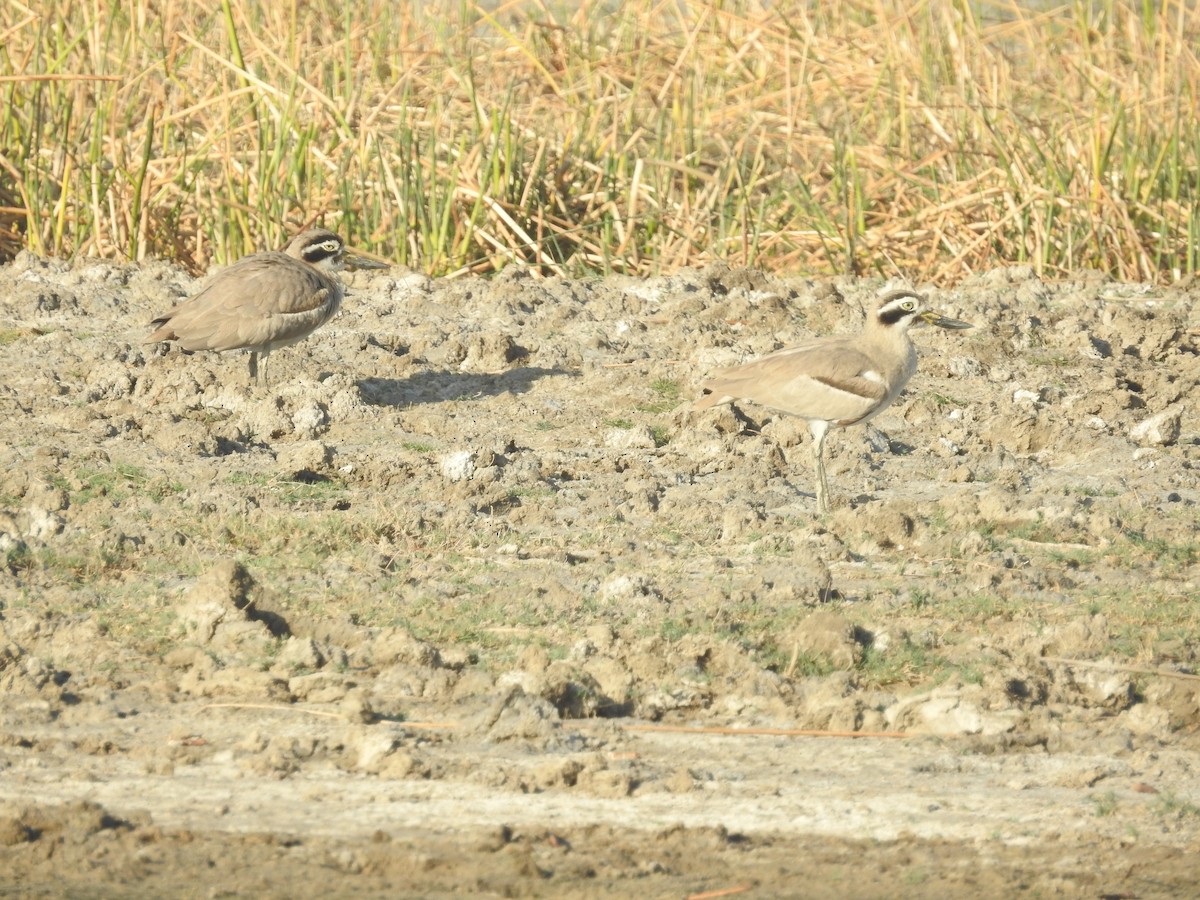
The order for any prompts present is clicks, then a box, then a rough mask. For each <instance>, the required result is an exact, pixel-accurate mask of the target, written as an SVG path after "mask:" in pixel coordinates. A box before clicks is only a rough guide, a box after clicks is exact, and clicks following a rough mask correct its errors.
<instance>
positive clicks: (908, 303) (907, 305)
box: [900, 300, 917, 312]
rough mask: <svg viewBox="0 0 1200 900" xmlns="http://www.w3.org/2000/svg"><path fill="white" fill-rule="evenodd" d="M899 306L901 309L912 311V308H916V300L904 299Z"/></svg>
mask: <svg viewBox="0 0 1200 900" xmlns="http://www.w3.org/2000/svg"><path fill="white" fill-rule="evenodd" d="M900 308H901V309H902V310H904V311H905V312H912V311H913V310H915V309H916V308H917V301H916V300H905V301H904V302H903V303H901V304H900Z"/></svg>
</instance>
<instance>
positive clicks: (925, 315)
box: [875, 290, 975, 331]
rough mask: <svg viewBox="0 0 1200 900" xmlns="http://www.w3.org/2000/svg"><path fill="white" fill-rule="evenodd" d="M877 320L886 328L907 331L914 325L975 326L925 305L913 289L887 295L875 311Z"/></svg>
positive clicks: (957, 327) (941, 326)
mask: <svg viewBox="0 0 1200 900" xmlns="http://www.w3.org/2000/svg"><path fill="white" fill-rule="evenodd" d="M875 319H876V321H877V322H878V323H879V324H880V325H882V326H884V327H885V328H898V329H900V330H901V331H907V330H908V329H909V328H911V327H912V326H914V325H936V326H937V327H938V328H950V329H955V330H958V329H963V328H974V327H975V326H973V325H972V324H971V323H970V322H961V321H959V320H958V319H951V318H950V317H948V316H944V315H942V314H941V313H939V312H937V311H935V310H932V309H930V308H929V307H927V306H926V305H925V298H924V297H922V296H921V295H920V294H917V293H914V292H913V291H906V290H905V291H893V292H892V293H890V294H888V295H886V296H885V297H884V298H883V300H882V302H881V303H880V306H879V310H878V311H877V312H876V313H875Z"/></svg>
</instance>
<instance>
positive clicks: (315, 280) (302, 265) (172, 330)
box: [144, 228, 387, 386]
mask: <svg viewBox="0 0 1200 900" xmlns="http://www.w3.org/2000/svg"><path fill="white" fill-rule="evenodd" d="M347 263H349V264H350V265H352V266H354V267H356V268H362V269H385V268H387V265H386V264H385V263H380V262H375V261H374V260H370V259H365V258H363V257H361V256H354V255H351V254H348V253H347V252H346V245H345V243H343V241H342V239H341V238H340V237H338V236H337V235H336V234H334V233H333V232H332V231H326V230H325V229H324V228H315V229H313V230H311V231H305V232H302V233H301V234H298V235H296V236H295V237H294V238H292V239H291V240H290V241H288V242H287V244H286V245H285V246H284V248H283V249H282V250H272V251H268V252H266V253H252V254H250V255H249V256H244V257H242V258H241V259H239V260H238V261H237V262H235V263H234V264H233V265H231V266H229V267H228V268H227V269H222V270H221V271H220V272H218V273H217V274H216V275H214V276H213V277H212V278H210V279H209V280H208V283H207V284H206V285H205V286H204V288H203V290H201V291H200V293H198V294H196V296H194V297H191V298H189V299H187V300H184V301H183V302H182V303H180V304H179V305H178V306H176V307H175V308H174V309H172V310H171V311H170V312H168V313H166V314H164V315H161V316H159V317H158V318H156V319H154V320H152V321H151V323H150V324H151V325H156V326H158V327H157V329H156V330H155V331H154V333H153V334H151V335H150V336H149V337H148V338H146V340H145V342H144V343H147V344H156V343H159V342H160V341H177V342H178V343H179V346H181V347H182V348H183V349H184V350H249V351H250V377H251V378H254V379H257V380H259V382H260V383H261V384H262V385H264V386H265V385H266V383H267V357H268V356H270V354H271V351H272V350H275V349H277V348H279V347H287V346H289V345H291V344H295V343H298V342H299V341H302V340H304V339H305V338H306V337H308V336H309V335H310V334H312V333H313V332H314V331H316V330H317V329H318V328H320V327H321V326H322V325H324V324H325V323H326V322H328V321H329V320H330V319H332V318H333V316H334V315H335V314H336V313H337V311H338V308H339V307H340V306H341V304H342V297H343V296H344V295H345V289H344V288H343V287H342V283H341V282H340V281H338V279H337V278H336V277H335V276H334V274H333V273H335V272H337V271H338V270H340V269H341V268H343V266H344V265H346V264H347ZM260 353H261V354H262V373H261V375H262V377H261V379H259V378H258V376H259V369H258V355H259V354H260Z"/></svg>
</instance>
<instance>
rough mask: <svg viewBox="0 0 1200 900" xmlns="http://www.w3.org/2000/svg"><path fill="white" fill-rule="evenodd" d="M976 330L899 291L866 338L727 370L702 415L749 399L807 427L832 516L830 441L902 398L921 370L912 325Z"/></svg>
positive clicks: (874, 317) (821, 493) (809, 344)
mask: <svg viewBox="0 0 1200 900" xmlns="http://www.w3.org/2000/svg"><path fill="white" fill-rule="evenodd" d="M921 324H928V325H937V326H938V327H939V328H953V329H960V328H971V327H973V326H971V325H970V324H969V323H967V322H960V321H958V320H957V319H948V318H946V317H945V316H943V315H941V314H940V313H936V312H934V311H933V310H931V309H927V308H926V307H925V306H924V298H923V297H921V295H920V294H915V293H913V292H912V291H905V290H902V291H894V292H892V293H890V294H888V295H887V296H885V297H884V298H883V301H882V305H881V306H880V307H879V309H878V310H877V311H876V312H874V313H873V314H871V315H869V316H867V321H866V325H865V327H864V328H863V331H862V333H861V334H857V335H845V336H840V335H839V336H832V337H819V338H813V339H812V340H810V341H805V342H804V343H803V344H799V345H797V346H795V347H788V348H786V349H783V350H776V351H775V352H774V353H769V354H767V355H766V356H764V357H762V358H760V359H756V360H753V361H752V362H748V363H745V364H744V365H740V366H735V367H733V368H731V369H723V370H721V371H720V372H718V373H717V374H716V375H714V376H713V377H712V378H710V379H708V380H707V381H705V382H704V383H703V384H702V385H701V387H703V388H704V393H705V395H706V396H703V397H701V398H700V399H699V400H698V401H697V402H696V407H695V408H696V409H708V408H709V407H713V406H719V405H720V404H722V403H732V402H733V401H735V400H751V401H753V402H755V403H759V404H761V405H763V406H768V407H770V408H772V409H776V410H779V411H780V412H784V413H790V414H791V415H793V416H800V417H801V418H803V419H807V420H808V430H809V431H810V432H811V433H812V436H813V455H814V458H815V461H816V469H817V507H818V508H819V509H820V511H821V512H828V511H829V484H828V482H827V481H826V480H825V456H824V451H825V435H826V434H827V433H828V432H829V429H830V428H831V427H833V428H845V427H846V426H847V425H857V424H859V423H860V422H866V421H867V420H868V419H870V418H872V417H874V416H876V415H878V414H879V413H880V412H881V411H882V410H884V409H886V408H887V406H888V405H889V404H890V403H891V402H892V401H893V400H895V399H896V397H897V396H898V395H899V394H900V391H901V390H903V389H904V385H906V384H907V383H908V379H910V378H911V377H912V376H913V373H914V372H915V371H916V370H917V351H916V349H915V348H914V347H913V344H912V341H911V340H909V337H908V329H909V328H911V327H912V326H914V325H921Z"/></svg>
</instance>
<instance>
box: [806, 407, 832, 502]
mask: <svg viewBox="0 0 1200 900" xmlns="http://www.w3.org/2000/svg"><path fill="white" fill-rule="evenodd" d="M808 430H809V432H810V433H811V434H812V437H813V461H814V462H815V463H816V469H817V511H818V512H822V513H827V512H829V482H828V481H827V480H826V478H825V435H827V434H828V433H829V423H828V422H825V421H823V420H821V419H813V420H812V421H810V422H809V423H808Z"/></svg>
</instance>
